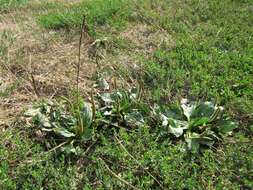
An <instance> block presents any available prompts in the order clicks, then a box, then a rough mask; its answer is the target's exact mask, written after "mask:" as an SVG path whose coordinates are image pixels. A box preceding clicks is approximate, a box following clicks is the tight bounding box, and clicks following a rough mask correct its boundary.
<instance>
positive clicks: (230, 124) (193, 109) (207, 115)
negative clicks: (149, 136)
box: [159, 99, 237, 152]
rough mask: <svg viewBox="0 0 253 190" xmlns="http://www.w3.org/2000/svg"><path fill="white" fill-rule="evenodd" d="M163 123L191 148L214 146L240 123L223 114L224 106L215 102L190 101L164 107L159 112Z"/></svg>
mask: <svg viewBox="0 0 253 190" xmlns="http://www.w3.org/2000/svg"><path fill="white" fill-rule="evenodd" d="M159 114H160V118H161V120H162V126H163V127H166V128H167V130H168V132H169V133H170V134H173V135H174V136H175V137H176V138H183V139H184V141H185V143H186V145H187V146H186V148H187V150H189V151H193V152H196V151H199V150H200V149H201V148H203V147H204V146H208V147H211V146H212V145H214V143H215V142H218V141H220V140H221V139H222V137H223V136H224V135H226V134H228V133H231V132H232V130H233V129H235V128H237V123H236V122H234V121H232V120H231V119H230V118H229V117H226V115H225V114H224V108H223V107H221V106H217V105H216V104H215V103H213V102H208V101H206V102H188V100H187V99H182V101H181V104H180V106H171V107H170V108H169V109H167V108H165V109H164V110H163V111H162V112H160V113H159Z"/></svg>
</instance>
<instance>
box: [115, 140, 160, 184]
mask: <svg viewBox="0 0 253 190" xmlns="http://www.w3.org/2000/svg"><path fill="white" fill-rule="evenodd" d="M114 136H115V139H116V140H117V141H118V143H119V145H120V146H121V148H122V149H123V150H124V151H125V152H126V153H127V154H128V155H129V156H130V157H131V158H132V159H133V160H134V161H135V162H136V163H137V164H138V165H139V166H140V167H141V168H142V169H143V170H144V171H145V172H147V174H148V175H150V177H152V178H153V179H154V180H155V181H156V182H157V183H158V185H159V186H160V187H161V188H162V189H164V188H163V185H162V184H161V183H160V182H159V181H158V179H156V178H155V177H154V176H153V175H152V174H151V173H150V172H149V171H148V170H147V169H146V168H144V167H143V166H142V165H141V164H140V163H139V162H138V160H136V159H135V157H134V156H133V155H131V154H130V153H129V152H128V150H127V149H126V147H125V146H124V145H123V144H122V143H121V142H120V140H119V139H118V138H117V136H116V135H114Z"/></svg>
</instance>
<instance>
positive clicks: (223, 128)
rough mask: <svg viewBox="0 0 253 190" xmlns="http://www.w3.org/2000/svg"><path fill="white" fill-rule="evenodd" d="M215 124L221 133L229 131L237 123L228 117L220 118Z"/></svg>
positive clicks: (235, 126) (236, 125)
mask: <svg viewBox="0 0 253 190" xmlns="http://www.w3.org/2000/svg"><path fill="white" fill-rule="evenodd" d="M217 125H218V130H219V131H220V132H221V133H223V134H225V133H229V132H231V131H233V130H234V129H236V128H237V127H238V124H237V123H236V122H234V121H232V120H229V119H228V120H222V121H220V122H218V123H217Z"/></svg>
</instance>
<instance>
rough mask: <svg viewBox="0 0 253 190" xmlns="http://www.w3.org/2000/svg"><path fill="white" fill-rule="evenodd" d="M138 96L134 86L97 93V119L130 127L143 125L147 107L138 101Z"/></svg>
mask: <svg viewBox="0 0 253 190" xmlns="http://www.w3.org/2000/svg"><path fill="white" fill-rule="evenodd" d="M138 97H139V91H138V90H137V89H136V88H133V89H131V90H129V91H127V90H123V89H122V90H115V91H112V92H104V93H101V94H99V100H100V106H101V107H100V108H99V109H98V116H99V118H98V120H97V121H99V122H101V123H102V124H109V125H111V124H112V125H113V126H120V125H121V126H125V127H130V128H131V127H135V126H142V125H144V124H145V120H144V114H145V113H147V109H146V108H145V105H142V104H141V103H140V102H139V101H138Z"/></svg>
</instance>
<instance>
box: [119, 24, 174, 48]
mask: <svg viewBox="0 0 253 190" xmlns="http://www.w3.org/2000/svg"><path fill="white" fill-rule="evenodd" d="M120 35H121V36H122V37H123V38H126V39H128V40H130V41H131V42H132V43H134V44H136V45H137V46H138V47H139V48H140V49H141V50H142V51H145V52H147V53H152V52H154V50H155V49H156V48H157V47H159V46H160V45H161V44H162V43H165V44H166V45H168V46H171V47H173V46H174V45H175V44H174V42H173V39H172V37H171V36H170V35H169V34H168V33H167V32H166V31H160V30H154V29H153V28H151V27H150V26H148V25H145V24H143V25H141V24H138V25H135V26H132V27H131V28H130V29H128V30H127V31H124V32H122V33H121V34H120Z"/></svg>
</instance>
